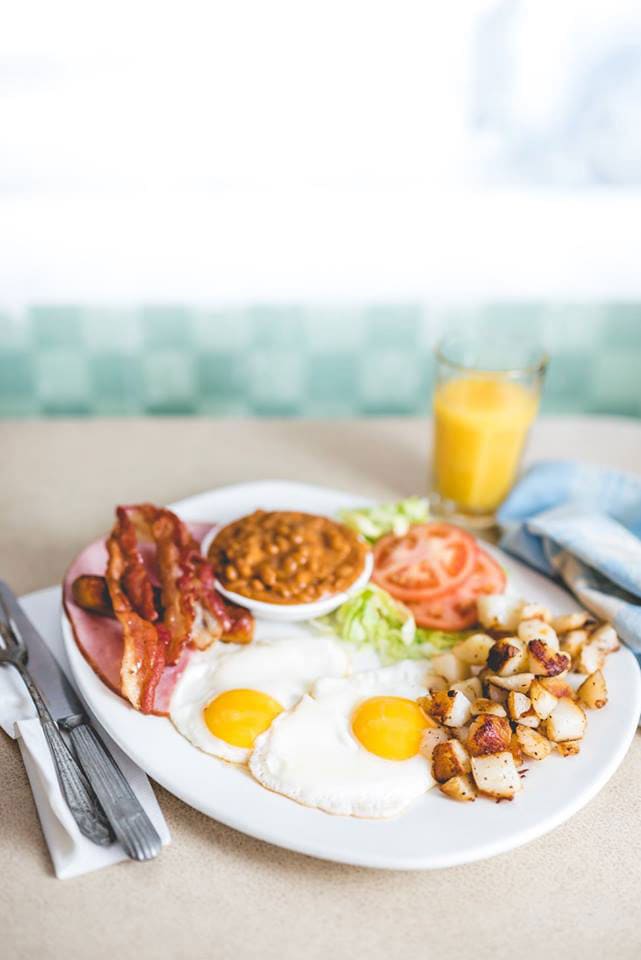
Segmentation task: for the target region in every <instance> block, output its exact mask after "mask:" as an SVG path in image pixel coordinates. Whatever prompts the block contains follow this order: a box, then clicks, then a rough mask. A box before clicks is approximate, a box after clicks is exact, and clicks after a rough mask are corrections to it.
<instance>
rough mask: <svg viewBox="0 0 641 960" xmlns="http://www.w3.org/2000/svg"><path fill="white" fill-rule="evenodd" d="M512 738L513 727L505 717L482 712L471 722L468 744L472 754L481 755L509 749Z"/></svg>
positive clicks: (474, 755)
mask: <svg viewBox="0 0 641 960" xmlns="http://www.w3.org/2000/svg"><path fill="white" fill-rule="evenodd" d="M511 738H512V728H511V726H510V724H509V721H508V720H507V719H506V718H505V717H495V716H493V715H492V714H488V713H481V714H479V716H478V717H475V718H474V720H472V722H471V724H470V730H469V734H468V738H467V744H466V745H467V749H468V751H469V753H470V754H471V756H473V757H481V756H485V754H488V753H500V752H501V751H502V750H507V749H508V748H509V746H510V740H511Z"/></svg>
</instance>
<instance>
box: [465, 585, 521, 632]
mask: <svg viewBox="0 0 641 960" xmlns="http://www.w3.org/2000/svg"><path fill="white" fill-rule="evenodd" d="M476 606H477V610H478V616H479V620H480V622H481V623H482V624H483V626H484V627H486V629H488V630H516V628H517V625H518V623H519V620H520V615H521V610H522V608H523V600H520V599H518V598H517V597H510V596H506V594H504V593H490V594H483V595H482V596H480V597H479V598H478V600H477V603H476Z"/></svg>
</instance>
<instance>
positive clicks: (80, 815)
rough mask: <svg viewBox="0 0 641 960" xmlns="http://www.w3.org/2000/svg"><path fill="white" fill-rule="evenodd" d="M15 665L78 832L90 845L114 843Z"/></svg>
mask: <svg viewBox="0 0 641 960" xmlns="http://www.w3.org/2000/svg"><path fill="white" fill-rule="evenodd" d="M14 666H16V667H17V668H18V670H19V671H20V675H21V676H22V679H23V680H24V682H25V685H26V687H27V690H28V691H29V695H30V696H31V699H32V700H33V703H34V706H35V708H36V711H37V713H38V717H39V719H40V723H41V725H42V729H43V731H44V735H45V737H46V740H47V743H48V745H49V750H50V751H51V756H52V757H53V762H54V766H55V768H56V774H57V776H58V782H59V784H60V789H61V790H62V794H63V796H64V798H65V800H66V802H67V806H68V807H69V810H70V811H71V815H72V816H73V818H74V820H75V821H76V823H77V824H78V829H79V830H80V832H81V833H82V834H83V835H84V836H85V837H87V838H88V839H89V840H91V841H92V842H93V843H97V844H99V845H100V846H102V847H107V846H109V844H111V843H113V833H112V832H111V829H110V827H109V824H108V823H107V821H106V820H105V818H104V815H103V813H102V810H101V809H100V806H99V804H98V802H97V801H96V796H95V794H94V791H93V790H92V789H91V786H90V785H89V783H88V782H87V778H86V777H85V776H84V775H83V773H82V770H81V769H80V767H79V766H78V762H77V761H76V758H75V757H74V755H73V754H72V752H71V750H70V749H69V747H68V746H67V744H66V743H65V741H64V739H63V737H62V734H61V733H60V730H59V729H58V725H57V723H56V721H55V720H54V719H53V717H52V716H51V714H50V713H49V709H48V708H47V705H46V704H45V702H44V700H43V699H42V697H41V696H40V691H39V690H38V688H37V686H36V685H35V683H34V682H33V680H32V678H31V674H30V673H29V671H28V670H27V668H26V667H24V666H23V665H22V664H18V663H15V661H14Z"/></svg>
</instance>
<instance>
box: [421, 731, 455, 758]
mask: <svg viewBox="0 0 641 960" xmlns="http://www.w3.org/2000/svg"><path fill="white" fill-rule="evenodd" d="M449 739H450V731H449V730H446V729H445V727H430V728H429V729H427V730H425V731H424V732H423V736H422V737H421V746H420V752H421V754H422V756H424V757H425V758H426V759H427V760H428V761H429V762H430V763H431V762H432V755H433V753H434V748H435V747H436V746H438V744H439V743H447V741H448V740H449Z"/></svg>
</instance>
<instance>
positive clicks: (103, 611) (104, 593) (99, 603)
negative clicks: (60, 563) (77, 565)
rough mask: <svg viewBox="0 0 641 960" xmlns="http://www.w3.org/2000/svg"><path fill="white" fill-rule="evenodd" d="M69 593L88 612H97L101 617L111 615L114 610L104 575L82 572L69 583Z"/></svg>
mask: <svg viewBox="0 0 641 960" xmlns="http://www.w3.org/2000/svg"><path fill="white" fill-rule="evenodd" d="M71 595H72V597H73V601H74V603H77V604H78V606H79V607H82V609H83V610H87V611H88V612H89V613H97V614H98V615H99V616H101V617H113V615H114V610H113V607H112V605H111V597H110V596H109V590H108V588H107V581H106V580H105V578H104V577H99V576H94V575H93V574H83V575H82V576H80V577H76V579H75V580H74V582H73V583H72V584H71Z"/></svg>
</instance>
